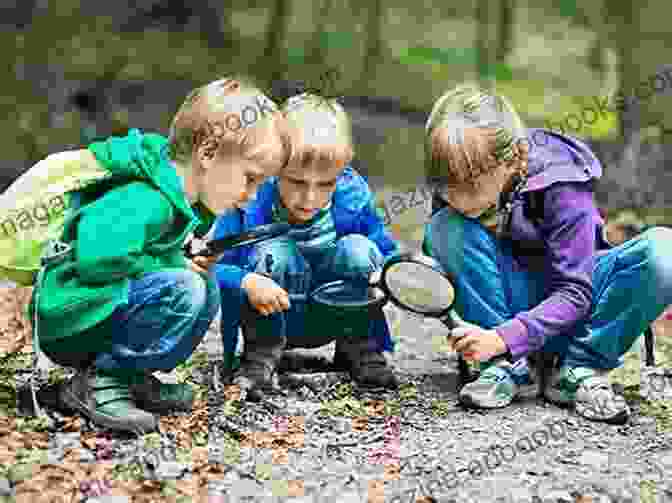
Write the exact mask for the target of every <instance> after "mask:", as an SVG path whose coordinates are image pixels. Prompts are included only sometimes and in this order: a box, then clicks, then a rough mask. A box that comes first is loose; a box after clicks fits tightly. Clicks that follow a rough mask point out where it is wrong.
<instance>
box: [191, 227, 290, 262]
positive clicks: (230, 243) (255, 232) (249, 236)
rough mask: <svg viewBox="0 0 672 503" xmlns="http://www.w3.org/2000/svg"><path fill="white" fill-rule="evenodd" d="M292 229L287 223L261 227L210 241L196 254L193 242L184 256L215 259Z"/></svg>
mask: <svg viewBox="0 0 672 503" xmlns="http://www.w3.org/2000/svg"><path fill="white" fill-rule="evenodd" d="M291 228H292V226H291V225H290V224H288V223H285V222H277V223H272V224H266V225H259V226H257V227H254V228H253V229H250V230H248V231H245V232H241V233H239V234H233V235H231V236H226V237H223V238H220V239H213V240H211V241H208V242H207V243H206V244H205V248H203V249H202V250H200V251H198V252H196V253H194V252H193V251H192V249H191V242H190V241H189V242H187V243H185V245H184V255H185V256H186V257H187V258H188V259H191V258H194V257H214V256H216V255H221V254H222V253H224V252H226V251H228V250H233V249H235V248H239V247H241V246H248V245H254V244H257V243H261V242H263V241H268V240H270V239H275V238H277V237H280V236H283V235H285V234H287V233H288V232H289V230H290V229H291Z"/></svg>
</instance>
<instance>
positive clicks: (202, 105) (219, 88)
mask: <svg viewBox="0 0 672 503" xmlns="http://www.w3.org/2000/svg"><path fill="white" fill-rule="evenodd" d="M278 112H279V108H278V106H277V104H276V103H275V102H273V101H272V100H271V99H270V98H269V97H268V96H266V95H265V94H264V93H263V92H262V91H261V90H260V87H259V86H257V85H256V84H255V83H254V82H253V81H252V80H251V79H249V78H248V77H242V76H237V77H227V78H222V79H219V80H216V81H214V82H210V83H209V84H206V85H204V86H201V87H198V88H196V89H194V90H193V91H191V92H190V93H189V95H188V96H187V98H186V99H185V101H184V103H183V104H182V106H181V107H180V108H179V110H178V111H177V113H176V114H175V117H174V118H173V122H172V124H171V126H170V135H169V138H168V142H169V152H170V154H169V155H170V157H171V158H172V159H179V160H185V161H188V160H190V159H191V156H192V154H193V152H194V150H196V149H197V148H198V147H200V146H201V145H202V144H203V143H206V142H207V144H208V147H209V148H211V149H212V150H214V151H215V152H216V153H219V152H221V151H223V150H225V149H226V148H227V147H228V148H232V147H233V146H239V147H242V148H243V149H247V148H248V147H250V146H252V145H253V144H254V143H255V142H256V141H259V133H258V131H259V130H260V129H262V128H260V127H259V126H260V125H266V126H268V125H273V126H274V127H275V120H276V119H277V118H278V116H279V113H278ZM281 139H282V140H283V144H284V146H285V148H286V147H287V144H286V141H285V138H282V135H281Z"/></svg>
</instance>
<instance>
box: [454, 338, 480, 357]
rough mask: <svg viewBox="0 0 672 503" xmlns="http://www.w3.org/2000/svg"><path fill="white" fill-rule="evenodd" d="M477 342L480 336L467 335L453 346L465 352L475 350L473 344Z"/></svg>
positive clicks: (456, 349)
mask: <svg viewBox="0 0 672 503" xmlns="http://www.w3.org/2000/svg"><path fill="white" fill-rule="evenodd" d="M476 344H478V337H475V336H473V335H465V336H464V337H462V338H460V339H459V340H457V341H456V342H455V344H454V345H453V347H454V348H455V351H459V352H460V353H465V352H468V351H469V350H470V349H471V350H472V351H473V346H474V345H476Z"/></svg>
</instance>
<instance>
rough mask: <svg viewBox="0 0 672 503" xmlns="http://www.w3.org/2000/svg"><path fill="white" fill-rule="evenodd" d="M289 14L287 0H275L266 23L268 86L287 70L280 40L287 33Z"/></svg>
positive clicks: (266, 72) (280, 77)
mask: <svg viewBox="0 0 672 503" xmlns="http://www.w3.org/2000/svg"><path fill="white" fill-rule="evenodd" d="M290 14H291V12H290V6H289V0H276V2H275V8H274V10H273V12H272V14H271V20H270V22H269V23H268V32H267V35H266V49H265V50H264V55H265V56H266V57H265V59H266V68H267V69H268V70H267V71H265V72H264V74H265V75H268V76H269V77H268V79H269V81H268V85H269V87H270V86H271V85H272V83H273V81H276V80H280V79H282V78H283V77H284V75H285V72H286V71H287V63H285V57H284V56H285V55H284V54H283V53H282V41H283V40H284V39H285V38H286V35H287V21H288V19H289V18H290Z"/></svg>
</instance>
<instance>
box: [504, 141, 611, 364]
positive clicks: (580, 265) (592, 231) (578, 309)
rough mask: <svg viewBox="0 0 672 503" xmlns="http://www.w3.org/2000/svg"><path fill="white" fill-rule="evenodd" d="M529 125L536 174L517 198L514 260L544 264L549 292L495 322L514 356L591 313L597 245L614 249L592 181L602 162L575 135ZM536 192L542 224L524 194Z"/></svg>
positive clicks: (537, 346) (513, 226)
mask: <svg viewBox="0 0 672 503" xmlns="http://www.w3.org/2000/svg"><path fill="white" fill-rule="evenodd" d="M528 131H529V134H530V136H529V137H528V138H529V140H530V153H529V163H528V170H529V177H528V181H527V184H526V185H525V187H524V188H523V190H522V191H521V192H520V194H519V195H518V196H517V197H516V198H515V199H514V201H513V213H512V218H511V237H512V240H513V243H512V244H513V246H514V250H515V251H514V256H515V258H516V260H515V261H514V262H515V263H516V264H517V265H519V266H520V267H523V268H533V269H536V268H541V269H543V270H544V271H545V273H546V275H547V276H546V277H547V281H546V294H545V297H546V298H545V300H544V301H542V302H541V303H540V304H538V305H537V306H536V307H534V308H532V309H530V310H529V311H524V312H521V313H518V314H517V315H516V316H515V317H514V318H513V319H511V320H509V321H507V322H506V323H503V324H501V325H499V326H498V327H496V328H495V330H497V333H498V334H499V335H500V336H501V337H502V338H503V339H504V341H505V342H506V345H507V347H508V348H509V351H510V352H511V355H512V357H513V359H514V360H517V359H518V358H521V357H522V356H525V355H526V354H527V353H529V352H531V351H536V350H538V349H541V347H542V346H543V345H544V343H545V341H546V340H547V339H548V338H549V337H555V336H558V335H562V334H563V333H566V332H567V331H568V330H569V329H571V328H572V326H573V325H575V324H576V323H577V322H578V321H580V320H582V319H584V318H586V317H587V316H588V315H589V314H590V309H591V305H592V301H593V286H592V274H593V265H594V263H595V252H596V251H597V250H599V249H603V248H608V244H607V243H606V241H604V239H603V232H602V227H603V224H604V221H603V220H602V217H601V216H600V214H599V211H598V209H597V207H596V204H595V201H594V199H593V192H592V187H591V185H592V182H591V180H594V179H597V178H599V177H600V176H601V175H602V166H601V164H600V161H599V160H598V159H597V158H596V157H595V155H594V154H593V153H592V152H591V151H590V149H589V148H588V146H586V145H585V144H584V143H583V142H581V141H579V140H577V139H575V138H572V137H569V136H566V135H561V134H558V133H554V132H552V131H549V130H544V129H529V130H528ZM532 191H543V218H542V219H541V220H540V221H538V222H536V223H535V222H533V221H531V220H530V219H529V218H528V217H527V216H526V215H525V214H524V211H523V209H524V201H525V198H526V196H525V193H526V192H532ZM528 196H529V194H528ZM539 259H541V260H539Z"/></svg>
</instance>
